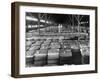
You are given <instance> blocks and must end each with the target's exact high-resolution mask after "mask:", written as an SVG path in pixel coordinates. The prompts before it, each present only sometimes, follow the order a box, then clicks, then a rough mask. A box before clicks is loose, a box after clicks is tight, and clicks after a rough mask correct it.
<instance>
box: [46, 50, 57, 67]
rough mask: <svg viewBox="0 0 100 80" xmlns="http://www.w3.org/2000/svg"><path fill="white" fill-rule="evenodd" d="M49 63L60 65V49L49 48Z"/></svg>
mask: <svg viewBox="0 0 100 80" xmlns="http://www.w3.org/2000/svg"><path fill="white" fill-rule="evenodd" d="M47 63H48V65H58V64H59V49H49V50H48V57H47Z"/></svg>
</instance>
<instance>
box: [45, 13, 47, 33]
mask: <svg viewBox="0 0 100 80" xmlns="http://www.w3.org/2000/svg"><path fill="white" fill-rule="evenodd" d="M46 27H47V14H46V13H45V32H46Z"/></svg>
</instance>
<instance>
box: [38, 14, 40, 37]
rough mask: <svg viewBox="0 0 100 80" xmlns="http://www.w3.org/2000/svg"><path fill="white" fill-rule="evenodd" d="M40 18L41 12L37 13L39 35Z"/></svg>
mask: <svg viewBox="0 0 100 80" xmlns="http://www.w3.org/2000/svg"><path fill="white" fill-rule="evenodd" d="M40 18H41V14H40V13H38V32H39V35H40Z"/></svg>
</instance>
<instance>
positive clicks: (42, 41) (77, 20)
mask: <svg viewBox="0 0 100 80" xmlns="http://www.w3.org/2000/svg"><path fill="white" fill-rule="evenodd" d="M89 17H90V16H89V15H79V14H54V13H32V12H26V16H25V19H26V20H25V21H26V39H25V43H26V46H25V48H26V53H25V55H26V57H25V60H26V67H34V66H57V65H87V64H89V63H90V60H89V58H90V57H89V56H90V46H89V45H90V44H89V43H90V42H89V39H90V38H89V37H90V29H89V27H90V22H89Z"/></svg>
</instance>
